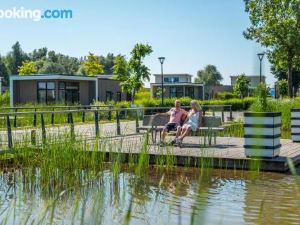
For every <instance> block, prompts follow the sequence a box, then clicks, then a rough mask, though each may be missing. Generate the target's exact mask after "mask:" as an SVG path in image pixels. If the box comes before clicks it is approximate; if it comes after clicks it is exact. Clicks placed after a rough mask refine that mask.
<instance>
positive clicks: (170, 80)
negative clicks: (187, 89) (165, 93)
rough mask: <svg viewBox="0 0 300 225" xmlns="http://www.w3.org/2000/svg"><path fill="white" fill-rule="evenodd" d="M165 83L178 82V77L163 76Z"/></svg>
mask: <svg viewBox="0 0 300 225" xmlns="http://www.w3.org/2000/svg"><path fill="white" fill-rule="evenodd" d="M164 82H165V83H179V77H164Z"/></svg>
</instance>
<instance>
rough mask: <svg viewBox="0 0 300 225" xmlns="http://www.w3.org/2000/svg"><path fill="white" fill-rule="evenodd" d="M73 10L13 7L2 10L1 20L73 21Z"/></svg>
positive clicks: (0, 13)
mask: <svg viewBox="0 0 300 225" xmlns="http://www.w3.org/2000/svg"><path fill="white" fill-rule="evenodd" d="M72 18H73V11H72V10H71V9H45V10H41V9H25V8H24V7H20V8H17V7H13V8H12V9H4V10H3V9H0V19H31V20H33V21H40V20H42V19H72Z"/></svg>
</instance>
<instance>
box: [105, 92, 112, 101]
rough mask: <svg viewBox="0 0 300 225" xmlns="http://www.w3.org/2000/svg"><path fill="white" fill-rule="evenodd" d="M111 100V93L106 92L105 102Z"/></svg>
mask: <svg viewBox="0 0 300 225" xmlns="http://www.w3.org/2000/svg"><path fill="white" fill-rule="evenodd" d="M112 100H113V93H112V92H111V91H107V92H106V96H105V101H106V102H108V101H112Z"/></svg>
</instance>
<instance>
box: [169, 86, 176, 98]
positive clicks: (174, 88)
mask: <svg viewBox="0 0 300 225" xmlns="http://www.w3.org/2000/svg"><path fill="white" fill-rule="evenodd" d="M170 97H171V98H176V87H171V88H170Z"/></svg>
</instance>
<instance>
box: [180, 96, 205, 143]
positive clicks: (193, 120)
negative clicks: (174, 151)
mask: <svg viewBox="0 0 300 225" xmlns="http://www.w3.org/2000/svg"><path fill="white" fill-rule="evenodd" d="M191 108H192V109H191V110H190V111H189V113H188V116H187V118H186V121H185V123H184V124H183V126H182V127H177V132H176V138H175V142H176V144H179V145H180V144H181V143H182V140H183V138H184V137H185V136H187V135H188V134H189V132H190V131H197V129H198V127H199V121H201V117H202V112H201V107H200V105H199V104H198V102H197V101H196V100H192V101H191Z"/></svg>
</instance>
